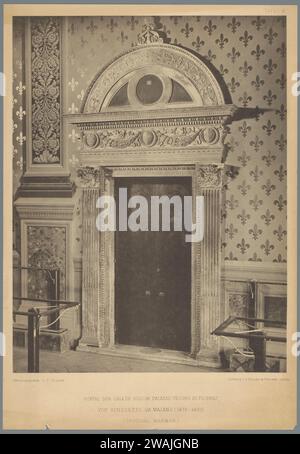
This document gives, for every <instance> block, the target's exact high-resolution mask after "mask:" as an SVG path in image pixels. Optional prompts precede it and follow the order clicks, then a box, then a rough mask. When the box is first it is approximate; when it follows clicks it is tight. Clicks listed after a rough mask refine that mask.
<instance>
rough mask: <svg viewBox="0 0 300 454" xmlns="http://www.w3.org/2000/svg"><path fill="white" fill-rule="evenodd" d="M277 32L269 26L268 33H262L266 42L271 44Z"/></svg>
mask: <svg viewBox="0 0 300 454" xmlns="http://www.w3.org/2000/svg"><path fill="white" fill-rule="evenodd" d="M277 36H278V33H276V32H274V31H273V28H272V27H270V28H269V31H268V33H266V34H265V35H264V38H265V39H266V40H267V41H268V43H269V44H270V45H271V44H272V43H273V41H274V39H275V38H277Z"/></svg>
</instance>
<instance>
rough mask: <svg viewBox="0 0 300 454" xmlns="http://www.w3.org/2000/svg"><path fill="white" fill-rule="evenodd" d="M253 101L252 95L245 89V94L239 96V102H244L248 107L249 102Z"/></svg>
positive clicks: (244, 105)
mask: <svg viewBox="0 0 300 454" xmlns="http://www.w3.org/2000/svg"><path fill="white" fill-rule="evenodd" d="M251 101H252V96H250V95H248V93H247V92H246V91H244V93H243V96H240V97H239V102H240V103H242V105H243V107H247V106H248V104H249V102H251Z"/></svg>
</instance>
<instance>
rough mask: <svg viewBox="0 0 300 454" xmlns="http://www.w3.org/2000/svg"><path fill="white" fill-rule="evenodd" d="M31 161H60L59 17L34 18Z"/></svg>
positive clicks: (32, 32) (32, 24)
mask: <svg viewBox="0 0 300 454" xmlns="http://www.w3.org/2000/svg"><path fill="white" fill-rule="evenodd" d="M31 65H32V68H31V69H32V75H31V78H32V163H33V164H50V163H51V164H53V163H59V162H60V19H59V18H56V17H38V18H32V19H31Z"/></svg>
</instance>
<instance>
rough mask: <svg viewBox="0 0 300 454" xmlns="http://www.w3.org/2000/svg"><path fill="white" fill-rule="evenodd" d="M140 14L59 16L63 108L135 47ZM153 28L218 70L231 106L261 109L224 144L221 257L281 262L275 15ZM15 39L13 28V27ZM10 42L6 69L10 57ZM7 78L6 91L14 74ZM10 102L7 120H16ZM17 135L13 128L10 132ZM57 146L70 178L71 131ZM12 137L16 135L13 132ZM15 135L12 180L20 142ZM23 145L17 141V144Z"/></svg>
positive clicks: (173, 20) (282, 173)
mask: <svg viewBox="0 0 300 454" xmlns="http://www.w3.org/2000/svg"><path fill="white" fill-rule="evenodd" d="M144 21H145V19H144V18H142V17H93V18H92V17H70V18H67V20H66V46H65V48H66V55H65V57H64V59H63V65H64V66H63V73H64V78H65V79H64V92H65V95H64V97H65V99H64V112H65V113H77V112H79V110H80V106H81V103H82V99H83V97H84V94H85V91H86V89H87V87H88V86H89V84H90V82H91V81H92V79H93V78H94V77H95V75H96V74H97V73H98V72H100V71H101V70H102V69H103V68H104V67H105V66H106V65H107V64H108V63H109V62H110V61H111V60H113V59H115V58H116V57H117V56H118V55H119V54H120V53H122V52H124V51H126V50H129V49H130V48H131V47H132V46H134V45H135V44H136V41H137V34H138V33H139V32H140V31H141V29H142V25H143V24H144ZM160 22H161V24H160V26H161V28H162V29H163V31H164V32H165V33H166V35H167V37H168V38H169V40H170V43H173V44H177V45H182V46H184V47H186V48H189V49H191V50H193V51H194V52H195V53H199V54H200V55H201V56H202V57H204V58H206V59H207V60H208V61H209V62H211V63H212V64H213V65H214V66H215V67H216V68H217V69H218V70H219V72H220V73H221V75H222V77H223V78H224V80H225V82H226V84H227V86H228V88H229V90H230V92H231V96H232V100H233V103H234V104H236V105H237V106H240V107H244V108H255V107H259V108H260V109H264V113H263V114H257V115H256V116H254V117H253V115H252V116H251V115H249V116H248V117H247V118H243V119H240V120H239V121H236V122H234V124H232V126H231V127H230V134H229V135H228V136H227V139H226V142H227V146H228V156H227V162H228V163H230V164H233V165H237V166H239V168H240V170H239V174H238V176H237V177H236V178H235V179H234V180H232V181H231V182H230V183H229V185H228V189H227V191H226V197H225V200H224V207H223V216H222V217H223V229H224V244H223V246H224V258H225V259H226V260H243V261H244V260H247V261H259V262H260V261H264V262H285V261H286V235H287V227H286V204H287V192H286V181H287V178H286V153H287V150H286V75H285V70H286V50H285V36H286V30H285V19H284V18H281V17H261V18H260V17H228V16H226V17H225V16H224V17H217V16H216V17H213V16H211V17H178V16H176V17H172V16H171V17H163V18H161V19H160ZM15 34H16V36H17V27H16V28H15ZM18 42H19V41H18V39H16V40H15V43H14V51H15V55H14V67H15V68H16V65H17V60H18V57H17V55H18V48H19V44H18ZM14 73H15V74H17V76H16V79H17V81H16V82H15V80H16V79H14V84H15V86H14V96H15V98H16V99H17V96H16V94H17V93H18V92H17V91H16V87H17V83H19V79H20V80H21V81H22V79H21V73H20V71H17V69H15V70H14ZM17 104H19V102H18V103H15V104H14V121H15V119H18V118H19V117H18V116H17ZM20 132H21V126H20V127H19V129H18V134H19V133H20ZM65 134H66V136H67V150H65V152H67V153H66V156H67V159H68V162H69V166H70V170H71V173H72V177H73V179H76V168H77V167H78V164H79V143H78V137H77V134H76V130H75V128H72V127H70V128H69V129H68V130H67V131H65ZM15 136H16V132H15ZM17 138H18V137H17V136H16V137H15V148H16V149H17V150H18V153H17V152H16V153H15V152H14V154H15V156H14V172H15V182H16V184H17V180H18V175H19V170H18V169H19V167H20V163H19V164H17V162H18V161H20V159H19V158H20V157H21V147H22V146H21V144H20V140H21V141H22V140H24V138H22V136H21V139H19V140H18V141H17ZM23 146H24V145H23ZM80 199H81V194H80V191H77V192H76V209H75V213H76V216H75V218H76V222H75V224H76V234H75V237H76V249H75V250H74V255H79V254H80V251H81V201H80Z"/></svg>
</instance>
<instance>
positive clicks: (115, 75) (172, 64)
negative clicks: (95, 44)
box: [82, 43, 225, 113]
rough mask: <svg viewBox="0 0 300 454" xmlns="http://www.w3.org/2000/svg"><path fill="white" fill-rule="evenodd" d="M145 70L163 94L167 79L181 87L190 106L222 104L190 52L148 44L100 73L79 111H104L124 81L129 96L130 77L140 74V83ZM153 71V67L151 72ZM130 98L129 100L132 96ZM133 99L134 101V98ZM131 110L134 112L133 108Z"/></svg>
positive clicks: (217, 88)
mask: <svg viewBox="0 0 300 454" xmlns="http://www.w3.org/2000/svg"><path fill="white" fill-rule="evenodd" d="M147 68H149V70H148V73H149V74H151V73H152V74H154V73H155V75H154V76H153V77H152V78H153V83H155V84H156V85H157V86H159V83H160V82H159V80H155V79H154V78H155V77H156V79H160V80H161V82H162V85H163V86H164V87H165V88H166V91H167V92H168V90H169V88H168V82H167V78H169V79H170V80H172V81H174V83H177V84H179V85H181V87H182V90H186V92H187V95H188V96H190V97H191V100H192V101H193V105H194V106H214V105H215V106H218V105H224V104H225V99H224V95H223V92H222V89H221V87H220V85H219V83H218V81H217V80H216V78H215V76H214V75H213V73H212V71H211V70H210V69H209V68H208V66H207V65H206V64H205V63H204V62H203V61H201V60H200V59H199V58H197V57H196V56H195V55H193V54H192V53H191V52H189V51H187V50H185V49H182V48H180V47H177V46H175V45H171V44H163V43H151V44H147V45H139V46H137V47H135V48H133V49H132V50H130V51H129V52H127V53H125V54H123V55H121V56H120V57H118V58H117V59H115V60H114V61H113V62H112V63H111V64H109V65H108V66H107V67H106V68H105V69H104V70H102V71H101V73H99V74H98V75H97V76H96V78H95V79H94V81H93V82H92V83H91V85H90V87H89V89H88V91H87V94H86V97H85V99H84V102H83V106H82V112H83V113H98V112H101V111H103V110H107V106H108V105H109V102H110V100H111V99H112V93H113V94H114V93H116V92H117V90H119V89H120V88H122V87H124V86H125V85H124V84H126V83H127V82H128V84H129V87H131V92H129V94H130V93H131V95H132V83H131V85H130V80H131V75H132V77H133V78H135V79H136V78H137V76H136V75H139V74H140V75H141V81H142V82H143V80H142V78H143V77H145V75H147ZM151 68H152V70H151ZM153 68H155V72H154V71H153ZM142 82H141V83H142ZM137 84H138V81H137ZM169 91H170V90H169ZM126 96H127V95H126ZM131 98H132V99H133V96H131ZM135 99H137V97H136V96H135ZM166 99H167V98H166V96H161V98H160V101H161V100H164V101H165V107H166V105H167V102H166ZM129 104H130V103H129ZM137 104H138V102H137ZM150 104H151V103H150ZM153 105H155V107H156V108H162V107H163V106H162V103H161V102H160V103H159V104H158V105H156V104H155V103H154V104H153ZM133 107H135V109H136V108H137V105H135V106H133ZM146 108H147V106H146Z"/></svg>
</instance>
